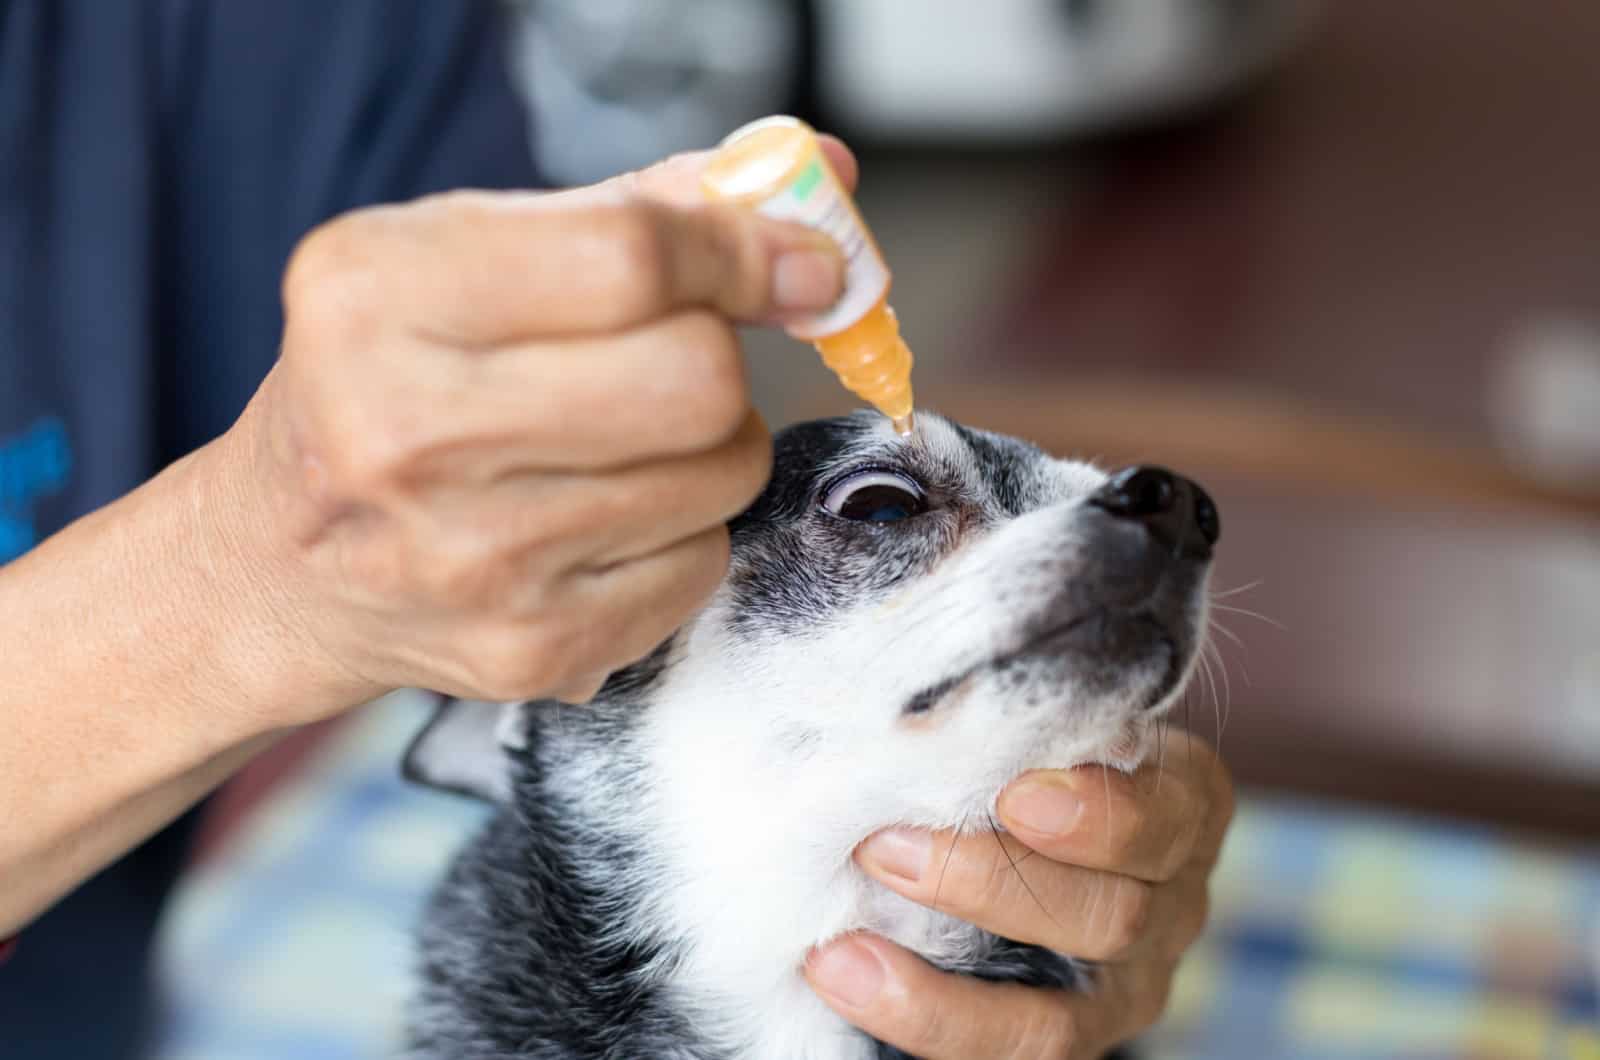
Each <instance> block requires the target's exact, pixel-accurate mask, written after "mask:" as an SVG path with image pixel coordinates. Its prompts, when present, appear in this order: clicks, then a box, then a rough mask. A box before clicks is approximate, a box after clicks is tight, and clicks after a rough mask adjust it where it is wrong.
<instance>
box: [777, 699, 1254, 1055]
mask: <svg viewBox="0 0 1600 1060" xmlns="http://www.w3.org/2000/svg"><path fill="white" fill-rule="evenodd" d="M1164 763H1165V764H1164V767H1163V768H1162V769H1161V770H1160V772H1158V770H1157V766H1156V765H1155V764H1154V763H1152V764H1150V765H1148V766H1146V767H1145V768H1143V769H1141V770H1139V771H1138V772H1136V773H1134V774H1132V775H1127V774H1122V773H1118V772H1115V771H1102V770H1101V769H1100V768H1099V767H1097V766H1095V767H1085V768H1081V769H1077V770H1072V771H1070V772H1046V773H1034V774H1029V775H1027V776H1024V777H1021V778H1019V779H1018V780H1017V781H1016V782H1015V783H1013V784H1012V785H1011V786H1009V787H1008V788H1007V789H1006V791H1005V793H1004V794H1003V795H1002V796H1001V798H1000V800H999V807H998V809H999V815H1000V821H1001V823H1002V824H1003V825H1004V827H1005V829H1006V831H1007V833H1009V834H1006V835H1004V836H1003V837H1002V838H1001V840H1000V842H1002V843H1004V845H1005V848H1006V849H1005V850H1004V851H1002V850H1001V848H1000V845H999V844H998V843H997V842H996V837H995V836H993V835H991V834H989V833H987V832H982V833H979V834H977V835H964V836H956V835H954V834H950V833H928V832H917V831H906V832H900V831H891V832H885V833H879V834H878V835H876V836H874V837H872V838H871V839H869V840H867V842H865V843H863V844H862V845H861V847H860V848H859V850H858V851H857V854H856V860H857V862H858V863H859V864H860V865H861V866H862V867H863V868H864V869H865V870H866V871H867V872H868V873H869V874H870V875H871V876H873V877H874V878H875V879H877V880H879V881H880V882H882V883H883V884H884V885H885V886H887V887H889V888H891V889H893V890H895V891H897V892H899V893H900V894H903V895H905V896H906V897H908V898H911V899H913V900H915V901H917V902H920V903H922V904H924V905H928V906H935V907H936V908H938V909H939V910H941V911H943V912H946V913H950V914H952V915H954V916H957V917H959V918H961V919H963V920H966V921H969V922H971V923H973V924H977V925H978V926H979V927H982V928H985V929H987V930H988V931H991V932H993V933H994V934H996V935H1000V936H1002V937H1005V938H1008V939H1013V940H1015V941H1017V942H1026V943H1033V944H1036V945H1040V946H1044V947H1046V948H1048V949H1051V950H1055V951H1057V952H1059V953H1066V954H1071V955H1072V956H1074V957H1080V958H1084V959H1087V960H1093V961H1098V962H1103V963H1102V965H1101V967H1100V968H1099V970H1098V972H1097V986H1096V989H1095V990H1094V992H1093V994H1092V995H1075V994H1069V993H1067V992H1065V991H1056V990H1046V989H1033V988H1027V987H1022V986H1015V985H1009V984H995V983H988V982H982V981H979V980H977V979H972V978H969V977H965V976H959V975H951V974H947V973H944V972H941V971H938V970H936V969H934V968H933V967H931V966H930V965H928V964H927V963H925V962H924V961H922V960H921V959H920V958H918V957H916V956H915V955H913V954H911V953H909V952H907V951H906V950H903V949H901V948H900V947H898V946H895V945H893V944H891V943H889V942H887V941H886V940H884V939H882V938H878V937H876V936H872V935H858V936H852V937H848V938H845V939H841V940H836V941H834V942H832V943H830V944H829V945H827V946H825V947H823V948H821V949H819V950H817V951H816V952H814V953H813V954H812V955H811V957H810V959H809V960H808V961H807V964H806V977H807V979H808V980H809V981H810V982H811V984H812V986H813V988H814V989H816V990H817V991H818V993H819V994H820V995H821V996H822V998H823V999H824V1000H825V1001H826V1002H827V1003H828V1004H829V1005H830V1006H831V1007H832V1008H833V1009H834V1010H835V1011H836V1012H838V1013H839V1014H840V1015H841V1016H843V1017H844V1018H845V1019H847V1020H849V1021H850V1022H851V1023H853V1024H855V1025H856V1026H858V1027H860V1028H861V1029H863V1030H865V1031H866V1032H867V1033H869V1034H871V1035H872V1036H873V1037H875V1038H877V1039H879V1040H880V1041H884V1042H888V1043H889V1044H891V1045H894V1046H897V1047H898V1048H900V1049H902V1050H904V1051H906V1052H908V1053H911V1054H912V1055H914V1056H918V1057H922V1058H924V1060H977V1058H982V1060H1008V1058H1016V1060H1024V1058H1026V1060H1045V1058H1048V1060H1099V1058H1100V1057H1102V1056H1104V1055H1105V1053H1106V1052H1107V1051H1108V1050H1110V1049H1111V1048H1113V1047H1115V1046H1116V1045H1119V1044H1122V1043H1124V1042H1126V1041H1128V1040H1129V1039H1131V1038H1132V1037H1134V1036H1135V1035H1136V1034H1138V1033H1139V1032H1141V1031H1143V1030H1144V1029H1146V1028H1147V1027H1149V1026H1150V1025H1151V1024H1152V1023H1154V1022H1155V1020H1156V1019H1157V1018H1158V1017H1159V1016H1160V1015H1161V1013H1162V1011H1163V1010H1164V1009H1165V1007H1166V1002H1167V994H1168V990H1169V987H1170V985H1171V982H1172V976H1173V972H1174V970H1175V969H1176V967H1177V964H1178V961H1179V959H1180V957H1181V956H1182V955H1183V953H1184V952H1185V951H1186V950H1187V949H1188V948H1189V947H1190V945H1191V944H1193V942H1194V941H1195V939H1196V938H1197V937H1198V936H1199V934H1200V932H1201V929H1202V928H1203V927H1204V925H1205V920H1206V914H1207V886H1208V882H1209V879H1210V876H1211V870H1212V868H1213V866H1214V865H1215V864H1216V860H1217V856H1218V853H1219V850H1220V848H1221V845H1222V839H1223V835H1224V833H1225V832H1226V831H1227V827H1228V824H1229V822H1230V821H1231V819H1232V816H1233V786H1232V782H1231V780H1230V778H1229V776H1228V772H1227V769H1226V768H1225V767H1224V766H1223V764H1222V762H1221V761H1220V760H1219V759H1218V758H1217V756H1216V755H1215V753H1214V752H1213V751H1212V750H1211V748H1210V747H1209V746H1207V745H1206V744H1205V743H1204V742H1203V741H1201V740H1199V739H1198V738H1196V737H1193V736H1189V735H1187V734H1185V733H1183V732H1181V731H1179V730H1177V729H1174V730H1173V731H1172V733H1171V734H1170V736H1169V738H1168V746H1167V748H1166V753H1165V756H1164ZM1030 848H1031V849H1030Z"/></svg>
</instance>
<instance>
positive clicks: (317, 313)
mask: <svg viewBox="0 0 1600 1060" xmlns="http://www.w3.org/2000/svg"><path fill="white" fill-rule="evenodd" d="M370 228H371V224H370V222H369V220H368V218H367V216H366V215H365V214H362V213H357V214H346V215H344V216H341V217H337V218H334V219H333V220H331V221H327V222H324V223H323V224H322V225H319V226H318V227H316V228H314V229H312V230H311V231H310V232H309V233H308V234H307V235H306V236H304V237H303V238H302V239H301V240H300V242H299V243H298V244H296V246H295V248H294V250H293V251H292V252H291V254H290V256H289V261H288V264H287V265H286V266H285V268H284V272H283V283H282V296H283V306H284V314H285V328H286V331H287V332H288V334H289V337H290V338H293V337H295V336H302V335H308V336H314V337H315V338H316V339H317V340H319V345H322V344H328V345H332V346H335V347H338V346H349V345H353V344H354V343H355V341H356V340H357V339H359V338H361V337H362V336H363V335H364V334H365V333H366V332H367V331H368V330H370V329H371V328H372V327H373V326H375V323H376V320H377V319H378V318H379V317H380V316H381V314H378V313H375V312H374V309H375V306H376V304H377V301H378V290H379V283H380V281H379V274H378V269H377V263H376V260H375V258H374V255H373V253H372V249H371V238H372V237H371V233H370Z"/></svg>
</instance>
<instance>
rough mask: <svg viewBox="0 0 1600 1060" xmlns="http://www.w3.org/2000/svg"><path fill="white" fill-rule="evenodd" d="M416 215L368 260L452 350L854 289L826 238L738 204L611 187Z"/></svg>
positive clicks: (396, 302)
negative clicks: (673, 201) (673, 200)
mask: <svg viewBox="0 0 1600 1060" xmlns="http://www.w3.org/2000/svg"><path fill="white" fill-rule="evenodd" d="M419 205H421V207H422V208H421V209H419V210H418V211H417V212H416V213H414V214H411V215H407V216H404V217H403V218H402V217H399V216H397V215H394V214H391V215H390V217H389V219H388V224H387V227H388V229H389V230H388V231H385V232H383V238H382V240H381V242H380V243H379V244H378V245H376V246H372V247H369V248H368V250H367V252H366V257H367V258H368V259H369V260H371V261H372V262H373V271H375V272H376V271H378V270H381V272H382V275H383V276H384V278H385V282H386V283H388V284H391V285H393V287H392V289H391V290H390V291H389V292H388V293H389V300H390V301H391V302H392V304H393V306H394V307H395V309H396V310H398V311H400V312H405V313H407V314H409V316H410V318H411V319H412V320H414V321H415V322H416V325H417V327H418V328H419V329H422V330H424V331H426V333H427V334H428V335H429V337H430V338H433V339H435V340H438V341H443V342H455V343H460V344H463V345H474V346H494V345H499V344H504V343H508V342H515V341H523V340H529V339H535V338H540V337H558V336H568V335H582V334H594V333H597V332H619V331H623V330H627V329H630V328H633V327H636V326H639V325H641V324H644V323H647V322H649V321H651V320H655V319H658V318H660V317H663V316H665V315H667V314H669V313H671V312H673V311H675V310H678V309H684V308H689V307H693V306H702V307H706V308H711V309H715V310H718V311H719V312H721V313H723V314H725V315H727V316H729V317H733V318H736V319H739V320H746V321H767V320H771V319H774V318H776V317H778V316H780V315H781V313H782V312H785V311H799V310H808V309H811V310H814V309H822V308H826V307H827V306H828V305H830V304H832V302H833V300H834V299H835V298H836V297H837V296H838V293H839V289H840V288H841V286H842V284H843V280H844V261H843V259H842V257H841V256H840V253H839V250H838V248H837V247H836V246H834V244H833V243H832V242H831V241H830V240H828V238H827V237H826V236H824V235H822V234H821V233H818V232H816V231H813V230H811V229H809V228H805V227H803V226H800V225H797V224H793V223H787V222H780V221H774V220H771V219H768V218H764V217H760V216H757V215H755V214H754V213H752V212H750V211H748V210H742V209H739V208H737V207H733V206H728V205H713V204H703V205H698V204H697V205H695V206H692V207H679V206H671V205H667V204H665V203H662V202H657V201H654V200H651V199H647V198H643V197H639V196H630V195H627V194H624V193H620V192H615V191H613V192H611V193H608V194H598V193H596V194H590V195H585V196H582V197H572V198H568V197H566V196H561V195H554V196H538V195H527V194H516V193H495V192H456V193H451V194H448V195H444V196H439V197H437V198H436V199H434V200H431V201H425V202H424V203H423V204H419ZM796 262H797V263H798V264H795V263H796ZM797 276H798V277H799V282H796V281H795V277H797Z"/></svg>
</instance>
